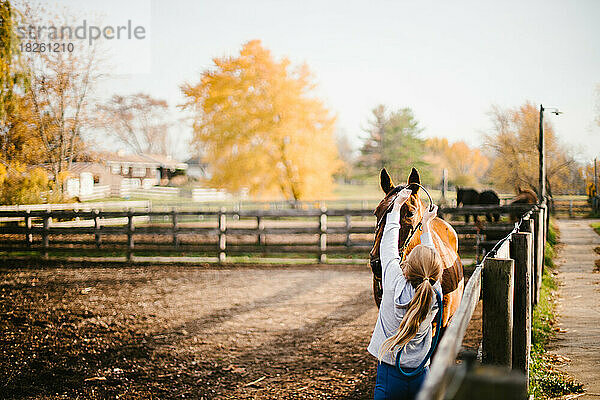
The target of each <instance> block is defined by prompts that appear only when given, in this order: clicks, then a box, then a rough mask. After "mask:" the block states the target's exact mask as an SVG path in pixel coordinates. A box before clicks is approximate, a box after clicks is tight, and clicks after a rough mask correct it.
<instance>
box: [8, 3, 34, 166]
mask: <svg viewBox="0 0 600 400" xmlns="http://www.w3.org/2000/svg"><path fill="white" fill-rule="evenodd" d="M21 17H22V14H21V13H20V12H19V11H18V10H17V9H15V8H14V7H13V6H12V5H11V3H10V2H9V1H0V21H1V23H0V163H1V164H3V165H4V168H5V169H7V168H8V169H11V168H13V166H12V164H13V163H15V162H24V161H26V160H27V161H32V160H33V159H35V158H34V157H33V155H32V151H33V152H35V150H36V149H39V144H38V143H35V141H32V140H31V139H32V138H31V137H30V135H28V133H30V132H29V130H28V124H27V120H28V117H30V112H29V106H30V104H27V101H26V99H25V91H26V89H27V67H26V66H25V65H24V63H23V57H22V56H21V53H20V51H19V38H18V37H17V36H16V34H15V26H17V25H18V24H19V21H20V20H21Z"/></svg>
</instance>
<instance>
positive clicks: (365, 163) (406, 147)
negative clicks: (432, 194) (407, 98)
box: [358, 105, 430, 181]
mask: <svg viewBox="0 0 600 400" xmlns="http://www.w3.org/2000/svg"><path fill="white" fill-rule="evenodd" d="M372 113H373V117H372V119H371V120H370V121H369V127H368V128H367V129H365V132H367V133H368V136H367V137H366V138H365V141H364V143H363V146H362V147H361V149H360V153H361V154H360V159H359V161H358V167H359V169H360V170H361V172H362V175H363V176H365V177H366V176H377V174H378V172H379V170H380V169H381V168H383V167H385V168H386V169H387V170H388V172H390V173H391V174H392V176H393V177H394V178H396V179H397V180H399V181H402V180H403V179H404V177H406V176H408V175H409V174H410V171H411V168H412V167H415V168H417V169H419V171H420V173H421V177H422V178H424V180H427V179H428V178H429V175H430V174H429V164H428V163H427V162H425V161H424V160H423V157H424V155H425V141H424V140H423V139H421V137H420V135H421V132H423V129H422V128H421V127H420V125H419V122H418V121H417V120H416V118H415V116H414V114H413V112H412V110H411V109H410V108H402V109H400V110H397V111H388V110H387V109H386V107H385V106H384V105H379V106H377V107H375V108H374V109H373V111H372Z"/></svg>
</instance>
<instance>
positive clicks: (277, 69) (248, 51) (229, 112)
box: [182, 40, 341, 200]
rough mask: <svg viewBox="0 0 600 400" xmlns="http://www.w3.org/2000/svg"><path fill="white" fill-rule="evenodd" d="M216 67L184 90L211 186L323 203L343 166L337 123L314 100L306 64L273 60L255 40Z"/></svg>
mask: <svg viewBox="0 0 600 400" xmlns="http://www.w3.org/2000/svg"><path fill="white" fill-rule="evenodd" d="M213 61H214V64H215V66H214V68H211V69H208V70H206V71H204V72H203V73H202V75H201V77H200V81H199V82H198V83H196V84H189V83H188V84H184V85H183V86H182V91H183V94H184V95H185V97H186V98H187V102H186V103H185V104H184V105H183V107H184V108H186V109H189V110H192V111H193V112H194V116H195V117H194V125H193V127H194V137H193V141H192V143H193V145H194V146H195V147H196V149H197V151H198V152H199V153H201V154H203V157H204V161H205V162H206V163H207V164H208V166H209V173H210V178H209V182H208V183H209V184H210V185H213V186H215V187H222V188H226V189H228V190H229V191H231V192H238V191H240V190H243V189H246V190H248V191H249V193H250V194H252V195H256V196H260V197H266V196H277V195H279V196H281V195H282V196H283V197H285V198H287V199H294V200H299V199H309V198H310V199H316V198H323V197H325V196H328V195H329V194H330V193H331V188H332V175H333V173H334V172H335V171H336V170H337V169H338V167H339V166H340V165H341V163H340V161H339V159H338V156H337V149H336V144H335V137H334V123H335V117H334V116H332V114H331V112H330V111H329V110H328V109H327V108H326V107H325V106H324V105H323V103H322V102H321V101H319V100H318V99H317V98H315V96H314V94H313V92H314V88H315V86H314V83H313V79H312V76H311V74H310V72H309V70H308V68H307V67H306V65H302V66H299V67H293V66H292V65H291V63H290V61H289V60H288V59H287V58H283V59H282V60H279V61H278V60H276V59H275V58H274V57H273V55H272V54H271V52H270V51H269V50H267V49H266V48H264V47H263V46H262V44H261V42H260V41H258V40H253V41H250V42H248V43H246V44H245V45H244V46H243V47H242V49H241V51H240V53H239V55H237V56H235V57H222V58H215V59H214V60H213Z"/></svg>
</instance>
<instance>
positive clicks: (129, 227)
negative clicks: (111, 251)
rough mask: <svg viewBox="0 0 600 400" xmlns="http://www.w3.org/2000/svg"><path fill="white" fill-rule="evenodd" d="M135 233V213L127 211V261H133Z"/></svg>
mask: <svg viewBox="0 0 600 400" xmlns="http://www.w3.org/2000/svg"><path fill="white" fill-rule="evenodd" d="M134 231H135V225H134V224H133V212H132V211H131V210H128V211H127V261H129V262H131V261H132V260H133V248H134V246H135V243H134V239H133V232H134Z"/></svg>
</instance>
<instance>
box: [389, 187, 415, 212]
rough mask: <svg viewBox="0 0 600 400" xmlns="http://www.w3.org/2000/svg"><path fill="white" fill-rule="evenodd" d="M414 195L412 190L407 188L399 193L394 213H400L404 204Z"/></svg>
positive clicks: (395, 201)
mask: <svg viewBox="0 0 600 400" xmlns="http://www.w3.org/2000/svg"><path fill="white" fill-rule="evenodd" d="M411 195H412V190H411V189H408V188H405V189H402V190H401V191H400V192H399V193H398V196H396V200H394V209H393V210H392V211H400V207H402V204H404V203H406V200H408V198H409V197H410V196H411Z"/></svg>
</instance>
